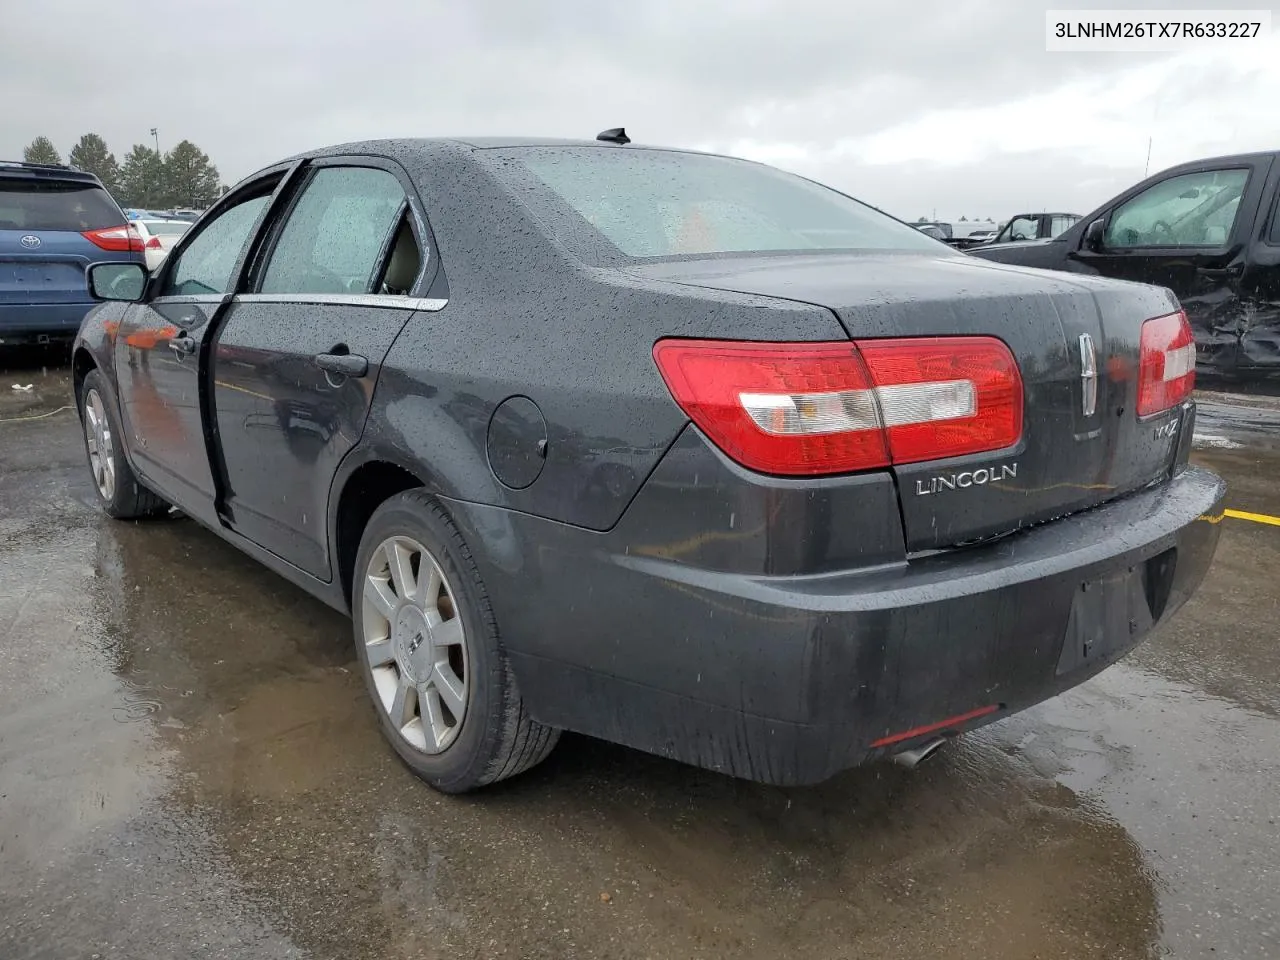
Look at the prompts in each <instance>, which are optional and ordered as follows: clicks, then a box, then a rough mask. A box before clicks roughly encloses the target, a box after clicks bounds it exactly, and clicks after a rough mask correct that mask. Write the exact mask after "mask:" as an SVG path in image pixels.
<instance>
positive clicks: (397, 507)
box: [351, 490, 560, 793]
mask: <svg viewBox="0 0 1280 960" xmlns="http://www.w3.org/2000/svg"><path fill="white" fill-rule="evenodd" d="M351 600H352V603H351V606H352V622H353V625H354V631H355V644H356V656H357V658H358V660H359V663H360V667H361V672H362V673H363V674H364V678H365V685H366V686H367V688H368V690H369V696H370V698H371V699H372V700H373V704H374V707H375V709H376V710H377V713H378V720H379V723H380V724H381V726H382V732H383V734H384V735H385V736H386V737H387V739H388V741H390V743H391V746H392V747H393V748H394V749H395V751H396V753H397V754H398V755H399V756H400V758H401V759H402V760H403V761H404V762H405V764H406V765H407V766H408V767H409V768H410V769H411V770H412V771H413V772H414V773H415V774H417V775H418V776H419V777H421V778H422V779H423V780H425V781H427V782H428V783H429V784H431V785H432V786H433V787H435V788H436V789H438V790H441V791H444V792H446V793H462V792H465V791H468V790H474V789H475V788H477V787H481V786H485V785H486V784H490V783H494V782H496V781H498V780H502V779H504V778H506V777H510V776H514V775H515V774H517V773H520V772H522V771H524V770H527V769H529V768H530V767H532V766H534V765H535V764H537V763H540V762H541V761H542V760H543V759H544V758H545V757H546V756H547V754H549V753H550V752H551V750H552V748H553V747H554V746H555V744H556V741H557V740H558V739H559V735H560V732H559V731H558V730H555V729H553V728H551V727H546V726H543V725H542V724H540V723H537V722H536V721H534V720H533V719H531V718H530V717H529V715H528V714H527V713H526V712H525V709H524V705H523V703H522V701H521V699H520V693H519V691H518V690H517V689H516V684H515V677H514V676H513V674H512V672H511V667H510V665H509V664H508V663H507V659H506V657H505V656H504V654H503V652H502V649H501V646H500V644H499V642H498V629H497V624H496V623H495V621H494V616H493V610H492V609H491V607H490V605H489V597H488V594H487V593H486V592H485V588H484V583H483V582H482V581H481V579H480V574H479V571H478V570H477V569H476V565H475V562H474V561H473V560H472V557H471V553H470V551H469V550H468V548H467V545H466V543H464V542H463V540H462V536H461V534H459V533H458V530H457V528H456V527H454V525H453V523H452V522H451V521H450V520H449V518H448V516H446V514H445V513H444V511H443V510H442V509H441V508H440V506H439V504H437V503H436V502H435V500H433V499H432V498H431V497H429V496H428V495H427V494H426V493H424V492H423V491H421V490H411V491H408V492H406V493H402V494H399V495H397V496H395V497H392V498H391V499H390V500H388V501H387V502H386V503H384V504H382V505H381V506H380V507H378V509H377V510H375V511H374V513H373V516H372V517H371V518H370V520H369V524H368V526H367V527H366V528H365V531H364V535H363V537H362V538H361V541H360V551H359V554H358V555H357V558H356V566H355V573H354V577H353V583H352V590H351Z"/></svg>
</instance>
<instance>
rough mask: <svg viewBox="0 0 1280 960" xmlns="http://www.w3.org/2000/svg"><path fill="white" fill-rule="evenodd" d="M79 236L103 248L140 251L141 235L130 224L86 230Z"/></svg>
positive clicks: (119, 250)
mask: <svg viewBox="0 0 1280 960" xmlns="http://www.w3.org/2000/svg"><path fill="white" fill-rule="evenodd" d="M80 236H82V237H84V238H85V239H86V240H88V241H89V242H90V243H92V244H93V245H94V246H96V247H101V248H102V249H103V250H115V251H118V252H129V251H132V252H134V253H141V252H142V235H141V234H139V233H138V231H137V230H136V229H134V227H133V225H132V224H124V225H122V226H119V227H106V228H105V229H102V230H86V231H84V233H82V234H80Z"/></svg>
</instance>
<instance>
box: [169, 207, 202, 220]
mask: <svg viewBox="0 0 1280 960" xmlns="http://www.w3.org/2000/svg"><path fill="white" fill-rule="evenodd" d="M202 213H204V211H203V210H174V211H173V218H174V219H175V220H187V221H195V220H199V219H200V214H202Z"/></svg>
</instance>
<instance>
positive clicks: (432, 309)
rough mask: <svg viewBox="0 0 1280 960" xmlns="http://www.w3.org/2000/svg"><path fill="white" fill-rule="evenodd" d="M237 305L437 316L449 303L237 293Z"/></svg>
mask: <svg viewBox="0 0 1280 960" xmlns="http://www.w3.org/2000/svg"><path fill="white" fill-rule="evenodd" d="M234 299H235V302H236V303H298V304H315V305H325V306H328V305H333V306H340V307H387V308H389V309H392V310H423V311H426V312H428V313H437V312H439V311H441V310H443V309H444V308H445V307H446V306H448V304H449V301H448V300H446V299H442V298H437V297H401V296H397V295H395V294H390V293H239V294H236V296H235V298H234Z"/></svg>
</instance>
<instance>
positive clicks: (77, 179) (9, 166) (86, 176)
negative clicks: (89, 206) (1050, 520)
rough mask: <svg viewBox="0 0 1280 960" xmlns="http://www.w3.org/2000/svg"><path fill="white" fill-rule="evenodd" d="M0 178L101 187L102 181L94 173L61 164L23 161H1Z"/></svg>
mask: <svg viewBox="0 0 1280 960" xmlns="http://www.w3.org/2000/svg"><path fill="white" fill-rule="evenodd" d="M0 177H11V178H20V179H31V180H65V181H68V182H74V183H83V184H85V185H87V186H96V187H101V186H102V181H101V180H99V179H98V178H97V177H95V176H94V175H93V174H92V173H86V172H85V171H84V170H77V169H76V168H75V167H68V166H66V165H65V164H60V163H27V162H25V161H22V160H0Z"/></svg>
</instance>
